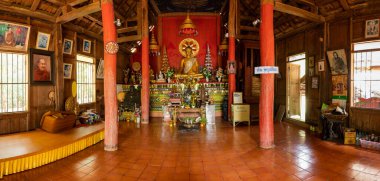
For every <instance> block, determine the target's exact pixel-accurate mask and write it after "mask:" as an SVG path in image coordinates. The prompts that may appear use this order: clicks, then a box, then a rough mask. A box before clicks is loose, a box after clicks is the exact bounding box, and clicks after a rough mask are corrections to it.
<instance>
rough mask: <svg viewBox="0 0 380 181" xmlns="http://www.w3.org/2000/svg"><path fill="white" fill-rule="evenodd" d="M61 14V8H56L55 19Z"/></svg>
mask: <svg viewBox="0 0 380 181" xmlns="http://www.w3.org/2000/svg"><path fill="white" fill-rule="evenodd" d="M61 13H62V7H60V8H58V9H57V11H55V14H54V17H56V18H57V17H58V16H60V15H61Z"/></svg>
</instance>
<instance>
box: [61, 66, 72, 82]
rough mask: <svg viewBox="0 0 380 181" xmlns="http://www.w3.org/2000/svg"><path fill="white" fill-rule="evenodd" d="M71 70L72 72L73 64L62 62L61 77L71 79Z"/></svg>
mask: <svg viewBox="0 0 380 181" xmlns="http://www.w3.org/2000/svg"><path fill="white" fill-rule="evenodd" d="M72 72H73V64H70V63H63V78H64V79H71V73H72Z"/></svg>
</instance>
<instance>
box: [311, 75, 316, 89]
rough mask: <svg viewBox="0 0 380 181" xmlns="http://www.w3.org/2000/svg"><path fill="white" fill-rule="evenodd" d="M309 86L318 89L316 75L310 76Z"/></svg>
mask: <svg viewBox="0 0 380 181" xmlns="http://www.w3.org/2000/svg"><path fill="white" fill-rule="evenodd" d="M311 88H312V89H318V77H312V78H311Z"/></svg>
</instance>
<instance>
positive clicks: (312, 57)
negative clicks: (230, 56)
mask: <svg viewBox="0 0 380 181" xmlns="http://www.w3.org/2000/svg"><path fill="white" fill-rule="evenodd" d="M309 67H310V68H313V67H314V56H311V57H309Z"/></svg>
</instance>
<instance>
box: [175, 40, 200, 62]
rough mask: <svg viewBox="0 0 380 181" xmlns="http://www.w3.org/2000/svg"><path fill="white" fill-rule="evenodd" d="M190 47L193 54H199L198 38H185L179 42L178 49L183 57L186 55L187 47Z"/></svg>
mask: <svg viewBox="0 0 380 181" xmlns="http://www.w3.org/2000/svg"><path fill="white" fill-rule="evenodd" d="M188 47H190V48H191V49H192V50H193V56H194V57H195V56H197V55H198V53H199V44H198V42H197V40H194V39H192V38H185V39H183V40H182V41H181V42H180V43H179V47H178V50H179V52H180V53H181V55H182V56H183V57H186V51H185V50H186V48H188Z"/></svg>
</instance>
